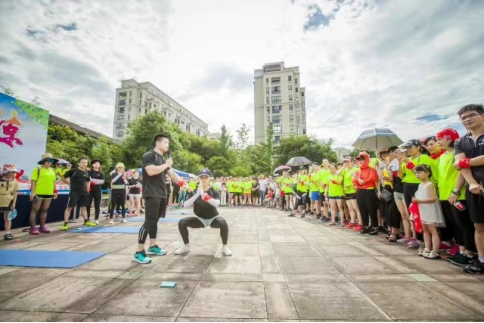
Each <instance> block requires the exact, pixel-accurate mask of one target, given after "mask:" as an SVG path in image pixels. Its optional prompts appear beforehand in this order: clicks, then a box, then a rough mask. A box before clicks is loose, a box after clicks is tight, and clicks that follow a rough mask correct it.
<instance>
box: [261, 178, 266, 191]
mask: <svg viewBox="0 0 484 323" xmlns="http://www.w3.org/2000/svg"><path fill="white" fill-rule="evenodd" d="M266 189H267V181H266V180H265V179H261V180H260V181H259V190H261V191H263V192H265V191H266Z"/></svg>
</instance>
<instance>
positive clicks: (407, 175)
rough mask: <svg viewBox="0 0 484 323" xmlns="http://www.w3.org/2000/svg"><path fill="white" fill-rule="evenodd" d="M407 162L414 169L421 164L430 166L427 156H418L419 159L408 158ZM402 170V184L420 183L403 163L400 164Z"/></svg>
mask: <svg viewBox="0 0 484 323" xmlns="http://www.w3.org/2000/svg"><path fill="white" fill-rule="evenodd" d="M409 160H410V161H411V162H412V163H413V164H414V165H415V167H417V166H418V165H421V164H427V165H429V166H430V164H431V160H432V158H430V157H429V156H428V155H420V157H417V158H414V157H410V158H409ZM402 169H403V173H404V176H403V180H402V182H404V183H408V184H420V183H421V181H420V180H419V179H418V178H417V175H416V174H415V173H414V172H413V170H412V169H407V167H406V164H405V163H403V164H402Z"/></svg>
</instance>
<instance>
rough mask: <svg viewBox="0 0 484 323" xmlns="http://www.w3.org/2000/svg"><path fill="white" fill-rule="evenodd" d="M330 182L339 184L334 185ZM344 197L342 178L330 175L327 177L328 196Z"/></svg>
mask: <svg viewBox="0 0 484 323" xmlns="http://www.w3.org/2000/svg"><path fill="white" fill-rule="evenodd" d="M332 181H335V182H338V183H339V184H334V183H333V182H332ZM344 195H345V194H344V191H343V176H342V175H331V174H330V175H329V176H328V196H331V197H339V196H344Z"/></svg>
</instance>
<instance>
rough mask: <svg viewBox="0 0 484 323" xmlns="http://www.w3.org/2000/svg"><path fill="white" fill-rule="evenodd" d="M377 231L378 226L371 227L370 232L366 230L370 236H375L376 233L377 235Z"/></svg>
mask: <svg viewBox="0 0 484 323" xmlns="http://www.w3.org/2000/svg"><path fill="white" fill-rule="evenodd" d="M378 232H379V231H378V228H371V229H370V232H368V234H369V235H371V236H376V235H378Z"/></svg>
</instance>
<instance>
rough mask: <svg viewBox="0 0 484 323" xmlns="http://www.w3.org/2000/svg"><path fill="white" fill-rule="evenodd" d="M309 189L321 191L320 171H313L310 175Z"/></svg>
mask: <svg viewBox="0 0 484 323" xmlns="http://www.w3.org/2000/svg"><path fill="white" fill-rule="evenodd" d="M309 183H310V184H309V189H310V190H311V192H319V177H318V173H313V174H311V176H309Z"/></svg>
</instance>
